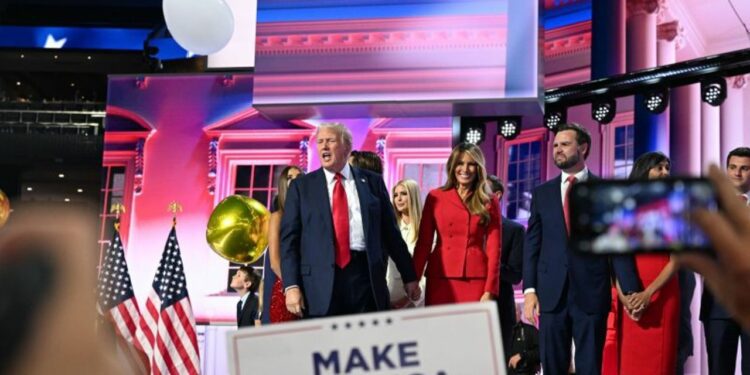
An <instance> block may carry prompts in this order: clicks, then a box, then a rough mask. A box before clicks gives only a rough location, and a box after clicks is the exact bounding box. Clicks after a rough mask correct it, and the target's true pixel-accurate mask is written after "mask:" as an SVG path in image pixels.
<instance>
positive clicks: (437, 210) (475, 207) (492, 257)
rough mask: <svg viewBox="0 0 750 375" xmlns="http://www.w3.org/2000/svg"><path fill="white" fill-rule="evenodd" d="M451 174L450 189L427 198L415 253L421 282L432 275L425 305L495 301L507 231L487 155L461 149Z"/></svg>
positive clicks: (472, 148) (465, 146)
mask: <svg viewBox="0 0 750 375" xmlns="http://www.w3.org/2000/svg"><path fill="white" fill-rule="evenodd" d="M447 172H448V176H447V181H446V183H445V186H443V187H441V188H437V189H434V190H432V191H430V193H429V195H427V200H426V202H425V206H424V210H423V211H422V221H421V223H420V225H419V236H418V239H417V245H416V247H415V250H414V267H415V270H416V273H417V280H419V279H421V278H422V275H423V274H425V272H426V275H427V282H426V284H427V288H426V289H427V290H426V293H425V294H426V296H425V304H426V305H427V306H430V305H440V304H449V303H458V302H476V301H488V300H492V299H494V298H496V297H497V295H498V292H499V290H498V289H499V287H500V282H499V278H500V267H499V262H500V244H501V238H500V237H501V233H502V229H501V224H500V207H499V204H498V201H497V198H495V197H494V196H493V195H490V194H489V189H488V188H487V182H486V181H485V179H486V177H487V173H486V171H485V168H484V155H483V154H482V150H480V149H479V147H477V146H476V145H473V144H470V143H461V144H459V145H458V146H456V147H455V148H454V149H453V151H452V152H451V155H450V157H449V158H448V164H447ZM435 233H437V242H436V243H435V248H434V250H433V239H434V238H435ZM425 265H426V271H425Z"/></svg>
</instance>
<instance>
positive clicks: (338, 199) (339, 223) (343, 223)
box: [333, 173, 352, 268]
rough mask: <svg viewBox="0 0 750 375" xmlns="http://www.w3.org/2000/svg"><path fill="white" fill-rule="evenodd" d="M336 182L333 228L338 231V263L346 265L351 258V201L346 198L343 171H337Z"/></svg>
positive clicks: (334, 186) (342, 266)
mask: <svg viewBox="0 0 750 375" xmlns="http://www.w3.org/2000/svg"><path fill="white" fill-rule="evenodd" d="M335 179H336V183H335V185H333V230H334V232H336V241H335V244H336V265H337V266H339V268H344V267H346V265H347V264H349V260H351V257H352V255H351V254H350V253H349V252H350V248H349V203H348V202H347V200H346V191H345V190H344V183H343V181H342V180H343V179H344V176H342V175H341V173H336V177H335Z"/></svg>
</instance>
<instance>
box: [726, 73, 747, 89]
mask: <svg viewBox="0 0 750 375" xmlns="http://www.w3.org/2000/svg"><path fill="white" fill-rule="evenodd" d="M729 80H730V81H731V82H732V88H735V89H744V88H745V87H746V86H747V74H741V75H738V76H734V77H729Z"/></svg>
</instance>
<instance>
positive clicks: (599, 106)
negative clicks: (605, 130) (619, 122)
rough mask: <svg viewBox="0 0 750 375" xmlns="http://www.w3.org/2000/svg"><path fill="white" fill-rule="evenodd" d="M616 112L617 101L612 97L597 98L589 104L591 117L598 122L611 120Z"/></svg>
mask: <svg viewBox="0 0 750 375" xmlns="http://www.w3.org/2000/svg"><path fill="white" fill-rule="evenodd" d="M616 113H617V102H616V101H615V99H613V98H604V99H598V100H596V101H594V102H593V103H592V105H591V117H592V118H593V119H594V120H596V121H598V122H599V123H600V124H608V123H610V122H612V120H614V118H615V114H616Z"/></svg>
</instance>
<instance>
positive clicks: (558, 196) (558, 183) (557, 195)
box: [549, 174, 568, 238]
mask: <svg viewBox="0 0 750 375" xmlns="http://www.w3.org/2000/svg"><path fill="white" fill-rule="evenodd" d="M551 184H552V185H551V186H550V189H549V195H550V197H549V199H551V201H550V202H551V204H550V205H549V207H553V209H554V210H555V212H556V213H557V217H558V223H560V225H559V226H560V230H562V232H563V234H564V236H565V238H567V237H568V232H567V231H566V230H565V212H564V211H563V201H562V175H561V174H560V175H558V176H557V177H555V179H553V180H551Z"/></svg>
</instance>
